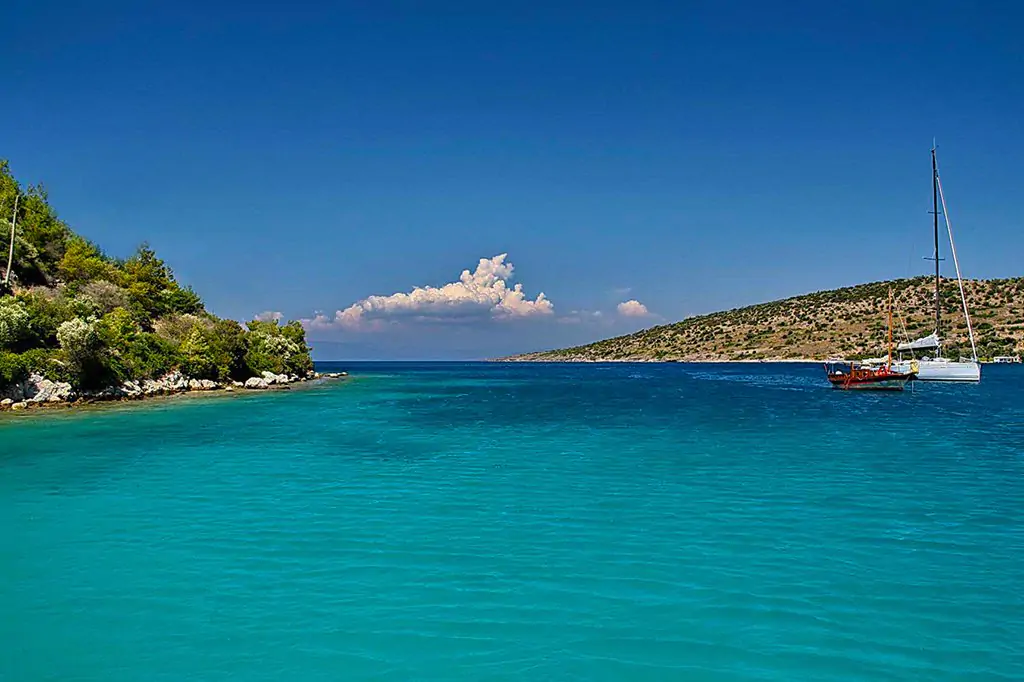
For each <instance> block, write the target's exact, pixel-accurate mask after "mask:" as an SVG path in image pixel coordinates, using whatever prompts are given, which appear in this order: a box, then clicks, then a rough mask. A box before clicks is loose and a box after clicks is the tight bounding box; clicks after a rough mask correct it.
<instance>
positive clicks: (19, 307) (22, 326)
mask: <svg viewBox="0 0 1024 682" xmlns="http://www.w3.org/2000/svg"><path fill="white" fill-rule="evenodd" d="M30 330H31V319H30V316H29V312H28V309H27V308H26V307H25V304H24V303H22V302H21V301H19V300H18V299H16V298H14V297H13V296H4V297H2V298H0V350H2V349H6V350H16V349H18V348H19V347H20V346H21V344H22V343H24V342H25V340H26V339H27V338H28V337H29V336H30Z"/></svg>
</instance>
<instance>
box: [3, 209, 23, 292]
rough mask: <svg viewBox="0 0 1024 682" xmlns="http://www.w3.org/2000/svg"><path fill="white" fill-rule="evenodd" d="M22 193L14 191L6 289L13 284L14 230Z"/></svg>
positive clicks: (5, 279)
mask: <svg viewBox="0 0 1024 682" xmlns="http://www.w3.org/2000/svg"><path fill="white" fill-rule="evenodd" d="M20 196H21V193H20V192H18V190H17V189H15V190H14V213H13V214H12V215H11V246H10V248H8V250H7V272H6V273H5V274H4V288H6V287H8V286H10V284H11V266H12V265H13V264H14V230H15V228H16V225H17V223H18V199H19V198H20Z"/></svg>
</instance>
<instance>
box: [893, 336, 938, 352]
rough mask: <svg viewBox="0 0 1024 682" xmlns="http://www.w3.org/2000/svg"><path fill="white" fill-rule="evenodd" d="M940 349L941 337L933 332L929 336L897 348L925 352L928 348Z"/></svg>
mask: <svg viewBox="0 0 1024 682" xmlns="http://www.w3.org/2000/svg"><path fill="white" fill-rule="evenodd" d="M938 347H939V335H938V334H936V333H935V332H932V333H931V334H929V335H928V336H924V337H922V338H920V339H914V340H913V341H908V342H906V343H901V344H900V345H898V346H897V347H896V349H897V350H924V349H926V348H938Z"/></svg>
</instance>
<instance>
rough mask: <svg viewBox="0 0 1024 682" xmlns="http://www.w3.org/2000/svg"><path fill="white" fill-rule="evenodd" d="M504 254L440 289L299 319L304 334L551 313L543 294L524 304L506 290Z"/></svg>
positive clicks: (373, 299) (520, 295) (519, 289)
mask: <svg viewBox="0 0 1024 682" xmlns="http://www.w3.org/2000/svg"><path fill="white" fill-rule="evenodd" d="M507 257H508V254H504V253H502V254H499V255H497V256H494V257H493V258H481V259H480V261H479V263H477V266H476V269H475V270H474V271H473V272H470V271H469V270H463V271H462V275H461V276H460V277H459V281H457V282H450V283H448V284H445V285H444V286H441V287H431V286H424V287H415V288H413V290H412V291H410V292H409V293H403V292H399V293H396V294H391V295H390V296H368V297H367V298H364V299H363V300H361V301H357V302H356V303H353V304H352V305H350V306H349V307H347V308H345V309H344V310H339V311H337V312H336V313H335V314H334V317H333V318H329V317H327V316H326V315H323V314H322V313H318V314H317V315H316V316H315V317H314V318H313V319H311V320H305V321H304V322H305V324H306V326H307V327H308V328H310V329H325V328H328V327H332V326H334V327H342V328H345V329H373V328H378V327H380V326H381V325H383V324H385V323H386V322H388V321H396V320H399V319H410V318H411V319H415V320H418V321H450V320H453V319H455V320H457V319H465V318H467V317H486V318H491V319H498V320H508V319H514V318H527V317H534V316H542V315H551V314H553V313H554V310H555V309H554V306H553V305H552V303H551V301H549V300H548V299H547V297H545V296H544V294H543V293H540V294H538V295H537V298H535V299H529V298H527V297H526V294H525V293H524V292H523V285H522V284H516V285H514V286H509V284H508V280H509V279H511V277H512V271H513V269H514V268H513V266H512V263H509V262H507V261H506V260H505V259H506V258H507Z"/></svg>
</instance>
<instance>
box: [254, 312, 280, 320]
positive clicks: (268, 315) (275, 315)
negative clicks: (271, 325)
mask: <svg viewBox="0 0 1024 682" xmlns="http://www.w3.org/2000/svg"><path fill="white" fill-rule="evenodd" d="M283 318H284V315H283V314H281V313H279V312H278V311H276V310H264V311H263V312H262V313H260V314H259V315H257V316H256V319H257V320H260V321H261V322H280V321H281V320H282V319H283Z"/></svg>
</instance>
